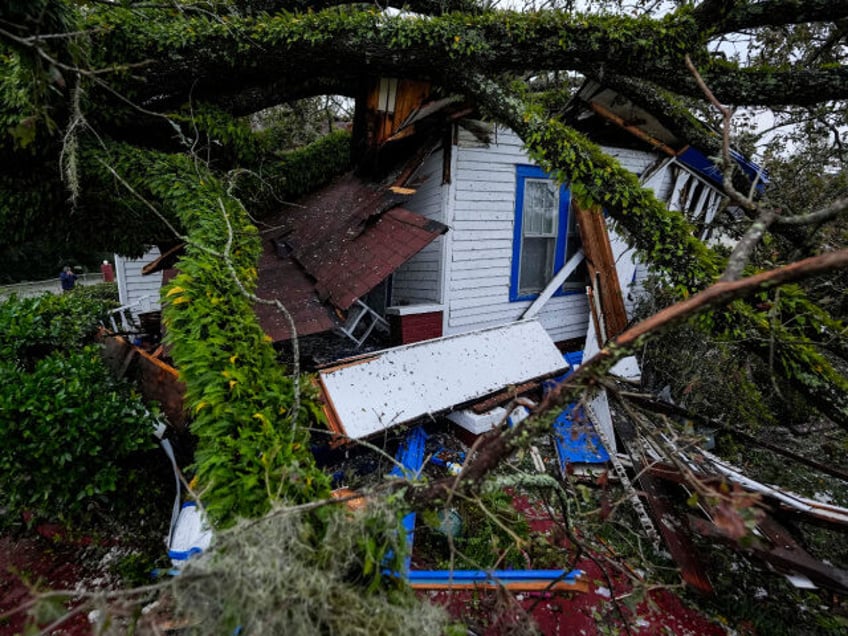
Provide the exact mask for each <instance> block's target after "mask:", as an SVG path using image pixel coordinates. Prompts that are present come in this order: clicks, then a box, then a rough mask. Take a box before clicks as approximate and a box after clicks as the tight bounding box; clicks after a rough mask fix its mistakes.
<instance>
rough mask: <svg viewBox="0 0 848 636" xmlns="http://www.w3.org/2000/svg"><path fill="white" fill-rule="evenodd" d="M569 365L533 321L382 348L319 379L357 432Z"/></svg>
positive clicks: (343, 421)
mask: <svg viewBox="0 0 848 636" xmlns="http://www.w3.org/2000/svg"><path fill="white" fill-rule="evenodd" d="M567 366H568V365H567V364H566V362H565V361H564V360H563V358H562V354H561V353H560V352H559V350H558V349H557V348H556V346H555V345H554V342H553V340H551V338H550V336H549V335H548V334H547V332H546V331H545V330H544V328H543V327H542V326H541V325H540V324H539V323H538V322H537V321H535V320H533V321H522V322H516V323H512V324H508V325H504V326H499V327H493V328H491V329H484V330H481V331H475V332H471V333H466V334H460V335H455V336H448V337H445V338H438V339H435V340H427V341H424V342H418V343H415V344H411V345H405V346H402V347H396V348H394V349H387V350H385V351H382V352H380V353H378V354H376V355H375V356H373V357H363V358H361V359H358V360H353V361H348V362H344V363H341V364H339V365H337V366H335V367H332V368H329V369H324V370H322V371H320V372H319V378H320V380H321V384H322V387H323V389H324V393H325V396H326V398H327V399H328V402H329V404H330V405H331V407H332V411H333V415H334V416H335V419H336V422H337V423H338V424H339V425H340V426H341V428H343V430H344V433H345V434H347V436H348V437H351V438H353V439H361V438H364V437H368V436H369V435H373V434H374V433H377V432H379V431H383V430H386V429H388V428H391V427H393V426H396V425H398V424H403V423H405V422H411V421H413V420H416V419H418V418H420V417H423V416H426V415H432V414H435V413H439V412H441V411H446V410H448V409H450V408H451V407H453V406H456V405H458V404H462V403H464V402H468V401H470V400H475V399H478V398H481V397H483V396H485V395H488V394H490V393H494V392H496V391H499V390H501V389H503V388H504V387H507V386H509V385H512V384H521V383H523V382H527V381H528V380H532V379H534V378H538V377H542V376H546V375H549V374H554V373H557V372H559V371H562V370H563V369H564V368H566V367H567Z"/></svg>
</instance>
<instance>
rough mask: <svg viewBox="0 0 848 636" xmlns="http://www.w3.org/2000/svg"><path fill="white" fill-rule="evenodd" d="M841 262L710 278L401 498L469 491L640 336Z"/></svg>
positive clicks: (812, 261)
mask: <svg viewBox="0 0 848 636" xmlns="http://www.w3.org/2000/svg"><path fill="white" fill-rule="evenodd" d="M844 267H848V250H840V251H837V252H830V253H828V254H822V255H820V256H814V257H812V258H808V259H805V260H803V261H799V262H797V263H793V264H791V265H787V266H785V267H781V268H778V269H774V270H771V271H768V272H763V273H762V274H758V275H756V276H751V277H749V278H744V279H742V280H736V281H727V282H720V283H716V284H715V285H712V286H711V287H709V288H707V289H705V290H704V291H703V292H701V293H700V294H697V295H695V296H692V297H691V298H688V299H687V300H684V301H682V302H679V303H677V304H675V305H672V306H671V307H667V308H666V309H664V310H662V311H660V312H659V313H656V314H654V315H653V316H651V317H650V318H648V319H646V320H644V321H642V322H640V323H638V324H637V325H634V326H633V327H631V328H630V329H628V330H626V331H625V332H624V333H622V334H620V335H619V336H618V337H617V338H616V339H615V341H614V342H613V344H612V345H611V346H608V347H605V348H604V349H602V350H601V351H600V352H598V353H597V354H596V355H595V356H594V357H592V358H591V359H590V360H587V361H586V362H584V363H583V364H582V365H581V366H580V368H579V369H578V370H577V371H576V372H575V373H574V374H573V375H572V376H571V377H570V378H569V379H568V380H566V381H565V382H563V383H562V384H560V385H559V386H557V387H556V388H555V389H554V390H553V391H551V392H550V393H548V395H547V396H546V397H545V399H544V400H543V401H542V402H541V403H540V404H539V406H537V407H536V408H535V409H534V410H533V413H532V415H531V417H530V418H528V419H526V420H524V421H523V422H522V423H521V424H520V425H518V426H515V427H512V428H502V429H494V430H492V431H490V432H489V433H486V434H485V436H484V438H483V439H482V440H481V442H480V443H479V444H478V445H477V449H478V450H477V453H476V455H475V456H473V457H472V458H471V459H470V460H469V462H468V463H467V464H466V466H465V467H464V468H463V470H462V472H461V473H460V475H459V476H458V477H457V478H447V479H442V480H440V481H436V482H433V483H431V484H428V485H427V486H424V487H422V488H415V489H411V490H410V491H409V493H408V495H407V499H408V500H409V501H411V502H412V503H413V505H417V506H432V505H433V502H434V501H444V500H446V499H447V498H448V497H450V496H452V494H453V493H456V492H457V490H460V491H462V492H463V493H466V494H467V493H471V492H474V491H475V490H476V489H478V488H479V487H480V486H481V485H482V483H483V480H484V479H485V477H486V475H488V474H489V473H490V472H491V471H492V470H494V468H495V467H496V466H498V465H499V464H500V463H501V462H502V461H503V460H504V459H505V458H506V457H508V456H509V455H511V454H512V453H513V452H515V451H516V450H518V449H519V448H521V447H523V446H525V445H526V444H527V442H528V440H530V439H533V438H534V437H535V436H537V435H541V434H545V433H547V432H549V430H550V423H551V420H552V417H551V416H550V415H549V412H551V411H553V410H554V409H556V408H557V407H560V406H562V405H563V404H566V403H567V402H569V401H572V400H574V399H576V398H577V397H578V396H579V395H580V394H581V393H582V392H583V391H584V390H585V389H586V388H588V387H590V386H592V385H594V384H596V383H597V380H596V378H598V377H600V376H602V375H603V374H605V373H606V372H607V371H608V370H609V369H610V368H612V366H613V365H614V364H615V363H616V362H617V361H618V360H620V359H621V358H623V357H624V356H626V355H628V354H629V353H630V352H631V351H632V349H633V348H634V347H636V346H641V345H642V344H643V343H644V342H645V339H646V338H653V337H656V336H658V335H660V334H662V333H663V332H665V331H666V330H668V329H670V328H672V327H674V326H676V325H679V324H682V323H683V322H684V321H686V320H689V319H690V318H692V317H693V316H696V315H698V314H700V313H704V312H706V311H710V310H713V309H716V308H719V307H722V306H725V305H727V304H728V303H730V302H731V301H733V300H737V299H741V298H745V297H747V296H750V295H751V294H753V293H755V292H757V291H760V290H762V289H768V288H772V287H776V286H778V285H784V284H786V283H790V282H794V281H799V280H803V279H806V278H809V277H811V276H819V275H821V274H825V273H827V272H831V271H834V270H837V269H842V268H844Z"/></svg>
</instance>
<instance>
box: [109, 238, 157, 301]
mask: <svg viewBox="0 0 848 636" xmlns="http://www.w3.org/2000/svg"><path fill="white" fill-rule="evenodd" d="M156 258H159V249H158V248H156V247H153V248H151V249H150V250H149V251H148V252H147V253H146V254H145V255H144V256H142V257H141V258H132V259H130V258H124V257H123V256H118V255H117V254H115V278H116V280H117V281H118V298H119V299H120V301H121V305H125V306H130V308H131V311H132V312H133V313H134V314H136V315H137V314H138V313H141V312H145V311H158V310H159V309H160V308H161V305H160V304H159V291H160V290H161V289H162V273H161V272H158V273H156V274H150V275H149V276H143V275H142V274H141V269H142V268H143V267H144V266H145V265H147V264H148V263H149V262H151V261H152V260H154V259H156Z"/></svg>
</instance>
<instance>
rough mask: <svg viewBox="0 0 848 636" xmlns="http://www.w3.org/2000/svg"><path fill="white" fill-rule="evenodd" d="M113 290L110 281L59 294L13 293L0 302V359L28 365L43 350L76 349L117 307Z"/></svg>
mask: <svg viewBox="0 0 848 636" xmlns="http://www.w3.org/2000/svg"><path fill="white" fill-rule="evenodd" d="M115 291H116V288H115V285H114V284H112V285H108V286H103V287H101V286H96V287H95V288H94V289H92V290H85V291H83V289H82V288H80V289H75V290H74V291H73V292H72V293H69V294H62V295H54V294H43V295H41V296H39V297H36V298H18V297H16V296H13V297H12V298H10V299H9V300H7V301H6V302H4V303H2V304H0V358H2V359H4V360H7V361H9V362H11V363H12V364H18V365H24V366H26V367H29V366H31V365H32V364H33V363H34V362H36V361H37V360H38V359H39V358H40V357H43V355H45V354H46V353H49V352H52V351H56V350H58V351H74V350H76V349H77V348H78V347H80V346H81V345H83V344H84V343H86V342H87V341H90V339H91V337H92V336H93V334H94V332H95V331H96V330H97V328H98V326H99V324H100V321H101V320H103V319H104V318H105V317H106V316H107V314H108V312H109V310H110V309H112V308H114V307H117V302H116V301H115V300H114V294H115ZM104 295H105V296H107V297H109V301H110V302H104V298H103V297H104Z"/></svg>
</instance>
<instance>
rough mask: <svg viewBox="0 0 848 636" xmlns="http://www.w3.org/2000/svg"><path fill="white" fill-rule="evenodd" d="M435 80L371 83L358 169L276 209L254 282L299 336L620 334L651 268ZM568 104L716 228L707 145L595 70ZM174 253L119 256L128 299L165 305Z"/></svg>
mask: <svg viewBox="0 0 848 636" xmlns="http://www.w3.org/2000/svg"><path fill="white" fill-rule="evenodd" d="M431 92H432V89H431V86H430V85H429V84H428V83H425V82H418V81H407V80H397V79H387V78H383V79H379V80H375V81H373V82H372V84H371V85H370V86H368V87H367V88H366V90H364V95H363V97H362V98H361V99H359V100H357V111H356V117H355V122H354V132H353V146H354V163H355V166H356V168H357V169H356V170H355V171H354V172H352V173H350V174H348V175H345V176H343V177H340V178H339V179H337V180H335V181H334V182H333V183H331V184H330V185H328V186H327V187H325V188H323V189H322V190H320V191H318V192H315V193H313V194H312V195H310V196H308V197H306V199H304V200H302V201H300V202H299V203H298V205H296V206H287V207H285V209H283V210H281V211H280V213H279V214H278V215H277V217H276V218H272V219H266V220H265V223H266V224H267V227H268V228H270V229H267V230H263V232H262V235H263V239H264V242H263V246H264V254H263V256H262V259H261V262H260V264H259V284H258V290H257V294H258V295H259V296H260V297H267V298H278V299H280V300H281V301H282V303H283V304H284V305H285V307H286V308H287V309H288V311H289V312H290V313H291V315H292V318H293V321H294V326H295V328H296V330H297V333H298V335H299V336H301V337H302V336H308V335H311V334H317V333H323V332H328V331H336V332H337V333H339V334H342V335H343V336H344V337H346V338H348V339H349V340H350V341H351V342H352V343H353V346H355V347H358V346H360V345H362V344H363V343H364V342H365V341H366V340H367V338H368V337H369V335H370V334H371V333H373V330H374V329H383V330H389V329H390V332H391V342H392V343H393V344H396V345H401V344H410V343H414V342H418V341H421V340H427V339H431V338H437V337H442V336H454V335H458V334H464V333H469V332H473V331H476V330H480V329H486V328H490V327H497V326H502V325H507V324H510V323H513V322H516V321H519V320H528V319H535V320H537V321H538V322H539V323H540V324H541V325H542V327H543V328H544V330H545V331H546V332H547V334H548V335H549V336H550V338H551V340H553V341H554V342H555V343H557V344H559V345H560V348H562V349H564V350H576V349H581V348H582V345H583V340H584V339H585V337H586V331H587V327H588V326H589V324H590V322H591V323H593V324H594V326H595V328H596V331H598V332H599V333H600V334H601V339H602V340H604V339H606V338H609V337H612V336H613V335H615V334H616V333H618V332H620V331H621V329H622V328H623V327H624V325H625V324H626V322H627V319H628V311H629V310H630V309H631V308H632V304H633V300H634V291H635V290H634V284H635V285H636V286H637V287H638V282H639V280H640V276H641V275H643V273H644V268H640V267H638V265H637V263H636V262H635V261H634V260H633V258H632V256H631V254H630V253H629V252H628V251H627V248H626V245H625V243H624V241H623V240H622V239H621V238H620V237H619V236H618V235H617V234H616V233H615V231H614V228H608V227H607V226H606V224H605V222H604V219H603V216H602V215H599V214H595V213H594V212H592V211H589V210H582V209H580V207H579V206H578V205H577V204H576V202H575V201H574V200H573V199H572V197H571V196H570V192H569V188H568V185H567V184H566V185H562V186H557V184H556V183H555V182H554V180H553V179H552V178H551V177H550V176H549V175H546V174H545V173H544V172H543V171H542V170H541V169H540V168H539V167H538V166H535V165H534V164H533V163H532V161H531V160H530V159H529V158H528V156H527V154H526V152H525V151H524V149H523V148H522V143H521V140H520V139H519V138H518V137H517V136H516V135H515V134H514V133H513V132H512V131H510V130H508V129H505V128H503V127H502V126H499V125H491V124H487V123H485V122H481V121H478V120H474V119H469V117H470V116H471V115H472V114H473V110H472V109H471V108H470V107H469V106H468V105H467V104H465V103H463V102H461V101H459V100H457V99H455V98H452V97H447V98H437V97H433V96H431ZM568 117H569V119H570V121H571V123H572V124H573V125H575V126H577V127H578V128H580V129H581V130H583V131H584V132H586V133H587V134H588V135H589V136H590V137H591V138H592V139H594V140H596V141H597V142H598V143H600V144H601V145H602V147H603V149H604V150H605V151H606V152H607V153H609V154H611V155H612V156H615V157H616V158H617V159H618V160H619V162H621V163H622V165H624V166H625V167H627V168H628V169H630V170H631V171H633V172H634V173H635V174H637V175H639V178H640V180H641V182H642V183H643V184H644V185H645V186H646V187H649V188H651V189H653V190H654V192H655V193H656V195H657V196H658V197H659V198H660V199H661V200H663V201H665V202H666V203H667V205H668V206H669V207H671V208H674V209H679V210H685V211H686V212H687V214H688V215H689V217H690V219H692V221H693V223H694V224H695V226H696V227H697V228H698V230H697V231H698V232H700V233H701V234H702V235H705V236H706V235H708V234H709V232H710V231H711V224H712V221H713V219H714V218H715V216H716V214H717V213H718V212H719V211H720V210H721V209H722V207H723V205H724V204H725V196H724V194H723V192H722V189H721V175H720V173H719V170H718V168H716V166H714V165H713V164H712V163H711V162H710V160H709V159H708V158H706V157H705V156H704V155H703V154H702V153H700V152H699V151H698V150H696V149H694V148H691V147H689V146H688V145H687V144H686V143H685V140H681V139H678V138H676V137H675V136H674V135H673V134H672V133H671V132H669V130H668V129H667V128H665V127H664V126H663V125H662V124H661V123H660V122H659V121H658V120H657V119H656V118H654V117H652V116H651V115H650V114H648V113H646V112H645V111H644V110H642V109H640V108H638V107H636V106H635V105H633V104H632V103H630V102H629V101H627V100H626V99H624V98H623V97H621V96H620V95H618V94H616V93H615V92H614V91H611V90H609V89H605V88H603V87H601V86H599V85H597V84H595V83H591V82H590V83H587V84H586V85H584V86H583V88H582V89H581V90H580V91H579V93H578V94H577V95H576V96H575V98H574V99H573V100H572V103H571V107H570V109H569V113H568ZM738 161H739V162H740V166H741V167H742V168H743V169H745V170H746V171H748V172H753V171H756V166H754V165H753V164H750V163H748V162H746V161H745V160H744V159H742V158H741V157H739V158H738ZM167 256H168V255H164V256H162V257H160V255H159V254H158V251H157V250H156V249H155V248H154V250H153V251H151V253H150V254H148V255H147V256H146V257H144V258H143V259H141V260H138V261H133V260H128V259H123V258H117V259H116V264H117V275H118V281H119V288H120V293H121V300H122V302H123V303H124V304H125V305H129V306H135V307H138V308H141V310H142V311H146V310H149V309H154V310H155V309H157V308H158V289H159V288H160V287H161V285H162V282H163V273H162V272H163V270H164V271H166V272H167V268H168V267H169V266H171V265H172V263H173V262H174V259H173V258H170V259H169V258H166V257H167ZM170 256H174V254H170ZM154 259H155V260H154ZM142 270H143V271H142ZM143 274H144V275H143ZM164 276H165V277H167V273H166V274H165V275H164ZM587 289H588V290H589V293H588V294H587ZM257 313H258V315H259V318H260V321H261V323H262V326H263V329H264V330H265V331H266V333H268V335H269V336H271V338H272V339H273V340H275V341H284V340H287V339H289V338H290V337H291V335H292V334H291V328H290V325H289V324H288V321H287V320H285V319H284V318H283V317H282V316H280V315H278V314H277V313H276V312H275V311H273V310H272V309H270V308H267V307H257ZM592 316H594V318H591V317H592Z"/></svg>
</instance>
